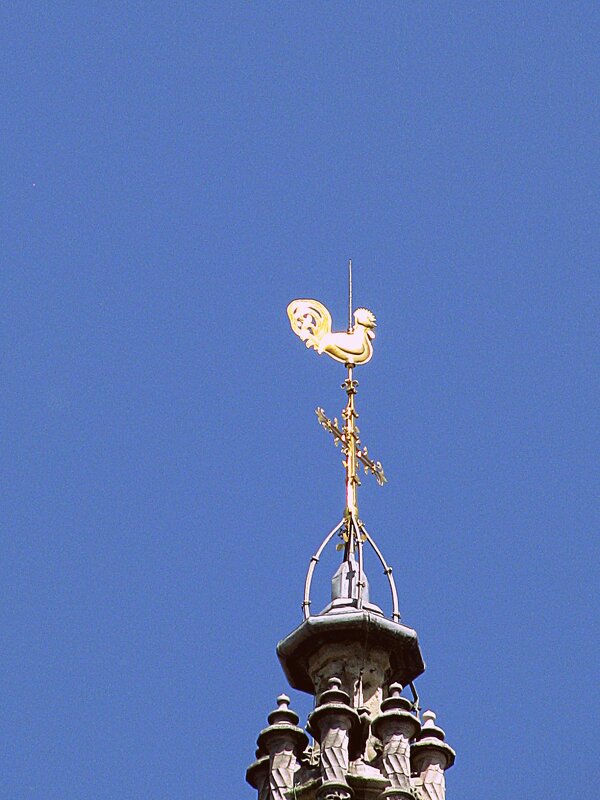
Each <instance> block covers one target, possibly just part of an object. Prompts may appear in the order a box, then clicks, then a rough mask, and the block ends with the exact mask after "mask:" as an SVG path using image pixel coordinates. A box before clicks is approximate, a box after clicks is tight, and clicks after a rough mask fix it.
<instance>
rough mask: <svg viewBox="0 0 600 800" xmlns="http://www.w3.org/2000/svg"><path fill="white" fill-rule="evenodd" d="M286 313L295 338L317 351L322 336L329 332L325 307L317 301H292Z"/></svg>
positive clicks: (329, 316) (328, 316) (329, 324)
mask: <svg viewBox="0 0 600 800" xmlns="http://www.w3.org/2000/svg"><path fill="white" fill-rule="evenodd" d="M287 313H288V317H289V320H290V325H291V326H292V330H293V331H294V333H295V334H296V336H299V337H300V338H301V339H302V341H303V342H304V343H305V344H306V346H307V347H313V348H314V349H315V350H318V349H319V344H320V342H321V339H322V338H323V336H324V335H325V334H326V333H329V332H330V331H331V314H330V313H329V311H327V309H326V308H325V306H324V305H323V304H322V303H319V301H318V300H292V302H291V303H290V304H289V306H288V307H287Z"/></svg>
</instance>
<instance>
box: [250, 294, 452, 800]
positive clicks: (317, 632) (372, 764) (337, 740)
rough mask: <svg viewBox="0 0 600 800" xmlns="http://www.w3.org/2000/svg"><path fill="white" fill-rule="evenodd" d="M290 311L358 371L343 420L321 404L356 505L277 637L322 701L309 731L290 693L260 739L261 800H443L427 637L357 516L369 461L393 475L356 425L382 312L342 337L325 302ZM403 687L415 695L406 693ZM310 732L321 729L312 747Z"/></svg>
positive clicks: (294, 670) (288, 664)
mask: <svg viewBox="0 0 600 800" xmlns="http://www.w3.org/2000/svg"><path fill="white" fill-rule="evenodd" d="M351 307H352V306H351V301H350V309H351ZM288 316H289V318H290V322H291V324H292V329H293V330H294V332H295V333H297V335H298V336H299V337H300V338H301V339H302V340H303V341H304V342H305V344H306V345H307V346H308V347H313V348H314V349H315V350H317V351H318V352H319V353H321V352H325V353H327V354H328V355H330V356H331V357H332V358H333V359H334V360H337V361H342V362H343V363H345V365H346V368H347V370H348V376H347V378H346V380H345V381H344V383H343V385H342V388H343V389H344V390H345V392H346V395H347V404H346V407H345V409H344V411H343V412H342V417H343V419H344V421H345V424H344V425H343V427H342V428H340V426H339V424H338V421H337V419H334V420H330V419H328V418H327V417H326V416H325V414H324V412H323V410H322V409H320V408H318V409H317V417H318V420H319V423H320V424H321V425H322V426H323V427H324V428H325V429H326V430H327V431H328V432H330V433H331V434H332V435H333V438H334V441H335V442H336V444H341V445H342V452H343V454H344V460H343V463H344V468H345V473H346V481H345V486H346V506H345V510H344V514H343V517H342V519H341V521H340V522H338V524H337V525H336V526H335V528H333V530H331V531H330V533H329V534H327V536H326V537H325V538H324V540H323V541H322V543H321V545H320V546H319V548H318V549H317V551H316V553H315V554H314V555H313V556H312V558H311V560H310V563H309V567H308V571H307V575H306V580H305V586H304V600H303V603H302V610H303V616H304V619H303V621H302V622H301V623H300V625H299V626H298V627H297V628H296V629H295V630H293V631H292V632H291V633H289V634H288V635H287V636H285V637H284V638H283V639H282V640H281V641H280V642H279V644H278V645H277V655H278V657H279V661H280V662H281V666H282V668H283V671H284V673H285V676H286V678H287V680H288V682H289V684H290V686H291V687H292V688H293V689H298V690H300V691H303V692H307V693H308V694H310V695H312V696H313V697H314V698H315V707H314V710H313V711H312V713H311V714H310V715H309V718H308V721H307V725H306V732H305V731H304V730H303V729H302V728H301V727H299V725H298V722H299V720H298V716H297V714H295V712H293V711H291V710H290V708H289V702H290V700H289V698H288V697H287V696H286V695H280V697H279V698H278V699H277V703H278V707H277V709H276V710H275V711H273V712H271V714H270V715H269V717H268V722H269V725H268V727H267V728H265V729H264V730H262V731H261V733H260V734H259V736H258V740H257V745H258V749H257V751H256V760H255V761H254V762H253V764H252V765H251V766H250V767H249V768H248V771H247V773H246V778H247V781H248V783H250V785H251V786H253V787H254V789H255V790H256V791H257V793H258V800H445V792H446V782H445V771H446V770H447V769H448V768H449V767H451V766H452V764H453V763H454V751H453V750H452V748H451V747H449V745H447V744H446V743H445V741H444V738H445V737H444V732H443V731H442V730H441V728H438V727H437V726H436V725H435V714H433V712H429V711H428V712H425V713H424V714H423V721H422V722H421V720H420V718H419V698H418V695H417V691H416V688H415V685H414V681H415V680H416V679H417V678H418V677H419V676H420V675H421V674H422V673H423V671H424V670H425V664H424V662H423V656H422V654H421V649H420V647H419V642H418V638H417V633H416V631H415V630H414V629H413V628H411V627H409V626H407V625H406V624H404V623H403V622H402V621H401V617H400V611H399V608H398V593H397V590H396V585H395V583H394V578H393V576H392V568H391V567H390V566H389V565H388V564H387V562H386V560H385V559H384V557H383V555H382V553H381V551H380V550H379V548H378V546H377V544H376V543H375V541H374V539H373V538H372V537H371V535H370V534H369V533H368V531H367V529H366V527H365V525H364V523H363V521H362V520H361V519H360V517H359V515H358V500H357V488H358V486H359V485H360V480H359V477H358V473H359V467H362V468H364V470H365V472H370V473H372V474H373V475H374V476H375V478H376V479H377V482H378V483H379V484H380V485H383V484H384V483H385V482H386V479H385V476H384V473H383V468H382V466H381V464H380V462H375V461H373V460H372V459H371V458H370V456H369V455H368V454H367V449H366V447H364V446H362V445H361V442H360V439H359V430H358V427H357V425H356V419H357V418H358V412H357V411H356V406H355V396H356V393H357V386H358V382H357V381H356V380H355V379H354V377H353V369H354V367H355V366H357V365H358V364H364V363H366V362H367V361H368V360H369V359H370V358H371V356H372V352H373V350H372V344H371V340H372V339H373V338H374V332H373V329H374V327H375V317H374V315H373V314H372V313H371V312H370V311H367V310H366V309H358V310H357V311H356V312H354V320H355V324H354V327H350V326H349V329H348V332H347V333H333V332H332V331H331V316H330V314H329V312H328V311H327V309H326V308H325V307H324V306H323V305H321V304H320V303H318V302H317V301H315V300H296V301H293V303H290V305H289V307H288ZM350 318H351V319H352V315H350ZM336 536H339V538H340V539H341V542H340V544H339V545H338V547H339V548H341V549H342V550H343V557H342V562H341V564H340V566H339V567H338V569H337V570H336V572H335V574H334V575H333V578H332V581H331V602H330V603H329V604H328V605H327V606H326V607H325V608H324V609H323V610H322V611H321V612H319V613H317V614H313V613H311V602H312V601H311V587H312V580H313V575H314V572H315V568H316V566H317V564H318V563H319V560H320V558H321V554H322V553H323V550H324V549H325V547H326V546H327V545H328V544H329V543H330V542H331V541H332V540H333V539H334V537H336ZM367 545H368V546H370V547H371V548H372V549H373V551H374V553H375V555H376V557H377V558H378V559H379V561H380V562H381V565H382V567H383V571H384V574H385V575H386V577H387V579H388V583H389V587H390V593H391V601H392V602H391V606H392V608H391V615H390V617H391V618H388V617H386V616H385V614H384V612H383V611H382V609H381V608H380V607H379V606H378V605H375V604H374V603H373V602H372V600H371V598H370V593H369V582H368V580H367V576H366V574H365V570H364V564H363V548H364V547H365V546H367ZM403 687H408V689H409V691H410V693H411V699H409V698H408V697H405V696H403V694H402V692H403ZM307 733H308V734H310V736H312V737H313V744H312V745H311V746H309V739H308V736H307Z"/></svg>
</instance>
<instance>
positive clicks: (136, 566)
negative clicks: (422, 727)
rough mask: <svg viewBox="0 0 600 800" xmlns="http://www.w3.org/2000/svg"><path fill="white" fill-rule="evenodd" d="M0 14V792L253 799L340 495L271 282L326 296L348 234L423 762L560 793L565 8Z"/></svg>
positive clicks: (377, 500) (571, 737)
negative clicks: (426, 716)
mask: <svg viewBox="0 0 600 800" xmlns="http://www.w3.org/2000/svg"><path fill="white" fill-rule="evenodd" d="M1 28H2V34H1V35H2V39H3V41H2V47H1V48H0V59H1V62H2V64H1V66H2V74H3V77H4V81H3V84H4V89H3V91H4V99H3V109H4V115H3V121H2V123H1V125H2V142H3V146H2V155H1V158H2V168H1V170H0V180H1V186H2V192H1V196H2V203H3V212H2V225H3V233H2V254H3V255H2V269H1V271H0V284H1V287H0V288H1V291H0V297H1V298H2V299H1V302H2V314H1V322H2V333H3V335H2V341H3V347H2V353H3V358H2V362H1V363H2V380H1V393H0V404H1V408H0V412H1V413H0V417H1V419H2V441H3V447H2V451H1V452H2V455H1V467H2V502H1V504H0V523H1V530H2V540H3V553H2V559H1V565H2V566H1V570H2V575H1V581H2V584H1V585H2V596H3V602H2V604H1V611H0V615H1V619H0V625H1V630H2V640H3V647H2V650H3V655H2V659H0V674H1V684H2V694H3V702H2V720H1V724H0V730H1V731H2V749H3V751H4V754H5V762H4V764H3V766H2V769H1V770H0V789H1V791H0V794H1V795H2V797H7V798H8V797H10V798H11V800H38V799H39V800H55V798H56V800H58V798H60V800H88V798H89V800H92V798H93V800H113V799H116V798H119V800H162V798H165V799H166V798H169V800H188V798H189V800H192V798H198V797H215V798H216V797H223V798H225V797H239V798H248V800H250V798H252V797H253V792H252V790H251V789H250V788H249V787H246V786H245V784H244V771H245V768H246V766H247V764H249V763H250V761H251V760H252V757H253V752H254V742H255V738H256V735H257V733H258V731H259V729H260V728H261V727H262V726H263V725H264V721H265V718H266V714H267V713H268V712H269V711H270V710H271V708H272V707H273V703H274V699H275V696H276V695H277V694H278V693H279V692H280V691H281V690H282V689H284V688H285V686H286V684H285V679H284V677H283V674H282V673H281V670H280V668H279V665H278V663H277V660H276V657H275V652H274V648H275V644H276V642H277V641H278V640H279V639H280V638H281V637H282V636H284V635H285V634H287V633H288V632H289V631H290V630H291V629H292V628H293V627H295V625H296V624H298V623H299V621H300V602H301V593H302V582H303V578H304V571H305V569H306V566H307V564H308V559H309V558H310V555H311V554H312V553H313V552H314V549H315V547H316V546H317V544H318V542H319V541H320V539H321V538H322V536H323V535H324V534H325V533H326V532H327V531H328V530H329V529H330V528H331V527H332V526H333V524H335V522H336V521H337V519H338V518H339V515H340V513H341V511H342V506H343V484H342V474H341V467H340V464H339V453H338V452H336V451H335V450H334V449H333V447H332V446H331V444H330V442H329V441H328V437H327V435H326V434H325V433H324V432H323V431H322V430H320V429H319V427H318V425H317V423H316V420H315V417H314V408H315V406H317V405H322V406H324V407H325V409H326V410H327V411H328V412H329V413H330V414H331V415H334V414H337V413H338V412H339V409H340V408H341V405H342V403H343V399H344V398H343V393H342V392H341V391H340V389H339V383H340V381H341V379H342V378H343V369H341V367H339V366H338V365H336V364H334V363H333V362H331V361H330V360H329V359H325V358H324V357H323V358H319V357H318V356H317V355H316V354H314V353H312V352H308V351H307V350H306V349H305V348H303V346H302V345H301V343H300V342H299V341H298V340H297V339H296V338H295V337H294V336H293V335H292V333H291V331H290V329H289V326H288V322H287V318H286V315H285V307H286V305H287V303H288V302H289V300H291V299H292V298H294V297H303V296H308V297H315V298H317V299H319V300H321V301H322V302H324V303H325V304H326V305H327V306H328V307H329V308H330V309H331V311H332V313H333V316H334V321H335V320H337V321H338V322H339V323H341V324H342V325H343V321H344V318H345V313H346V312H345V308H346V287H345V268H346V261H347V259H348V258H349V257H352V259H353V261H354V267H355V300H356V304H357V305H365V306H368V307H369V308H371V309H373V311H374V312H375V313H376V315H377V318H378V322H379V327H378V334H377V339H376V340H375V356H374V358H373V360H372V362H371V363H370V364H368V365H367V366H365V367H364V368H363V369H362V370H361V372H360V374H359V376H358V377H359V380H360V395H359V398H358V402H359V410H360V412H361V419H360V426H361V431H362V434H363V438H364V441H365V442H367V443H368V445H369V449H370V452H371V453H372V454H374V455H376V456H377V457H378V458H380V459H381V461H382V462H383V463H384V466H385V468H386V473H387V474H388V477H389V484H388V485H387V486H386V487H385V488H384V489H380V488H379V487H378V486H376V485H375V483H374V482H371V481H369V482H367V481H365V483H364V487H363V491H362V496H361V514H362V516H363V519H364V520H365V522H366V523H367V526H368V527H369V529H370V531H371V532H372V533H373V534H374V535H375V537H376V539H377V541H378V542H379V544H380V546H381V548H382V549H383V551H384V553H385V555H386V557H387V558H388V560H389V561H390V562H391V563H392V564H393V565H394V568H395V574H396V579H397V582H398V591H399V599H400V607H401V611H402V613H403V618H404V620H405V621H406V622H407V623H408V624H410V625H412V626H414V627H415V628H416V629H417V630H418V632H419V636H420V640H421V646H422V649H423V653H424V656H425V660H426V662H427V664H428V669H427V671H426V673H425V674H424V676H423V677H422V678H421V679H420V680H419V683H418V686H419V690H420V694H421V697H422V700H423V703H424V704H425V705H427V706H430V707H432V708H434V709H435V710H436V711H437V713H438V721H439V723H440V724H441V725H442V726H443V727H444V728H445V729H446V732H447V738H448V741H449V742H450V743H451V744H452V745H453V746H454V747H455V749H456V750H457V753H458V755H457V762H456V766H455V767H454V768H453V769H452V770H451V771H450V772H449V773H448V783H449V798H450V800H451V798H462V797H465V798H466V797H476V796H479V795H480V794H481V792H482V791H483V792H484V794H485V796H486V797H487V798H489V800H500V799H501V798H502V800H504V798H506V797H507V796H508V795H513V794H514V793H515V792H517V793H518V794H520V795H522V796H524V797H525V796H526V797H528V798H530V800H538V799H539V800H541V799H542V798H544V800H547V798H554V797H556V798H558V797H562V796H563V795H564V792H565V789H566V787H568V790H569V791H570V792H573V793H575V794H577V795H580V796H592V794H593V790H594V789H595V787H596V785H597V780H596V778H595V775H594V774H593V770H591V769H590V763H591V761H590V745H589V742H590V741H592V737H593V735H594V733H595V734H596V735H597V732H598V726H597V717H598V712H599V711H600V708H599V698H598V689H597V661H598V612H599V610H600V609H599V605H600V602H599V599H598V577H599V576H598V563H597V562H598V546H597V541H598V539H597V536H598V523H599V514H598V511H599V478H600V475H599V470H598V449H599V444H600V442H599V439H600V436H599V427H598V388H599V368H598V363H599V347H598V311H599V308H598V306H599V294H600V293H599V288H600V281H599V277H598V262H599V254H600V233H599V231H600V219H599V213H598V197H599V180H598V175H599V167H600V151H599V141H600V140H599V136H598V131H599V124H600V114H599V110H600V108H599V100H598V83H599V79H600V47H599V31H600V11H599V9H598V5H597V4H596V3H591V2H589V3H586V2H573V3H553V2H546V3H538V2H527V3H510V2H502V3H499V2H486V3H470V2H464V3H450V2H440V3H391V2H379V3H375V2H374V3H362V2H360V3H358V2H351V3H339V2H330V3H326V4H322V3H312V2H304V3H295V4H292V3H263V2H261V3H213V4H206V3H181V2H175V3H172V4H169V6H165V4H164V3H160V4H159V3H154V2H149V3H143V4H142V3H133V2H126V3H122V4H111V3H64V2H63V3H61V2H58V3H54V4H41V3H36V2H30V3H16V4H13V5H12V6H11V5H9V6H7V7H5V8H4V9H3V10H2V26H1ZM333 566H334V558H333V556H332V557H331V560H330V561H328V562H327V563H326V564H325V565H324V566H323V568H322V569H321V570H320V571H319V572H318V573H317V575H318V579H319V580H320V581H321V589H320V590H319V591H321V592H322V595H323V597H325V594H326V591H327V584H328V580H329V575H330V570H331V569H333ZM371 572H372V574H371V577H372V583H373V593H374V595H375V597H374V599H375V600H376V601H379V602H380V603H382V604H383V605H385V604H386V603H387V602H388V600H387V595H386V594H385V593H384V587H383V586H382V584H381V582H378V578H377V575H376V574H375V573H376V570H374V569H372V571H371ZM385 607H386V608H388V606H387V605H385ZM292 700H293V706H294V707H295V708H296V709H297V710H298V711H299V713H300V714H301V716H302V717H303V719H304V718H305V716H306V714H307V712H308V710H309V707H310V699H309V698H308V697H307V696H304V695H300V694H298V693H296V692H293V693H292Z"/></svg>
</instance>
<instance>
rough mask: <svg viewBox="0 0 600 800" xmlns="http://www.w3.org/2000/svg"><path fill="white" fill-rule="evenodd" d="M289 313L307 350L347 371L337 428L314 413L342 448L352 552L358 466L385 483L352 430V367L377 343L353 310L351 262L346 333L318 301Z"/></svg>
mask: <svg viewBox="0 0 600 800" xmlns="http://www.w3.org/2000/svg"><path fill="white" fill-rule="evenodd" d="M287 314H288V318H289V320H290V325H291V327H292V330H293V331H294V333H295V334H296V335H297V336H298V337H299V338H300V339H302V341H303V342H304V343H305V344H306V346H307V347H309V348H313V349H314V350H316V351H317V352H318V353H319V354H322V353H326V354H327V355H328V356H330V357H331V358H333V359H334V360H335V361H339V362H341V363H342V364H344V365H345V366H346V371H347V375H346V380H345V381H344V382H343V384H342V389H344V390H345V392H346V395H347V398H348V399H347V402H346V407H345V408H344V410H343V411H342V417H343V420H344V423H343V425H342V427H341V428H340V425H339V423H338V420H337V418H336V419H334V420H331V419H329V417H327V416H326V414H325V412H324V411H323V409H322V408H317V409H316V414H317V419H318V420H319V424H320V425H321V426H322V427H323V428H325V430H326V431H329V433H331V434H332V436H333V440H334V443H335V445H336V446H337V445H338V444H340V443H341V445H342V453H343V455H344V458H343V462H342V463H343V464H344V467H345V471H346V508H345V511H344V523H345V524H344V531H343V534H344V539H345V541H346V542H347V543H348V544H347V547H346V552H351V551H353V550H354V546H355V543H356V542H359V543H360V542H361V541H362V540H363V539H364V532H363V531H362V527H363V526H362V523H361V522H360V520H359V518H358V503H357V489H358V487H359V486H360V478H359V465H361V466H362V467H363V468H364V470H365V473H371V474H372V475H374V476H375V478H376V480H377V483H378V484H379V485H380V486H383V484H384V483H386V482H387V479H386V477H385V474H384V471H383V467H382V466H381V462H380V461H373V459H371V458H370V456H369V454H368V451H367V448H366V447H364V446H363V445H362V444H361V441H360V437H359V433H360V432H359V429H358V426H357V425H356V420H357V419H358V412H357V411H356V405H355V396H356V392H357V389H358V381H357V380H355V378H354V367H356V366H358V365H360V364H366V363H367V361H370V360H371V357H372V356H373V344H372V342H373V339H374V338H375V327H376V321H375V315H374V314H373V313H372V312H371V311H369V310H368V309H366V308H358V309H356V310H355V311H353V310H352V262H351V261H350V262H349V263H348V330H347V331H335V332H334V331H332V330H331V328H332V319H331V314H330V313H329V311H328V310H327V309H326V308H325V306H324V305H323V304H322V303H319V301H318V300H303V299H300V300H292V302H291V303H290V304H289V305H288V307H287Z"/></svg>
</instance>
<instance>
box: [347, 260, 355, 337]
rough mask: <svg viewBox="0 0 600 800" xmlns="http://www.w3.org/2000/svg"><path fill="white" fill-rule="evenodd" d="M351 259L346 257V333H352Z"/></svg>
mask: <svg viewBox="0 0 600 800" xmlns="http://www.w3.org/2000/svg"><path fill="white" fill-rule="evenodd" d="M353 310H354V309H353V308H352V259H351V258H349V259H348V333H352V328H353V327H354V326H353V325H352V321H353V320H352V311H353Z"/></svg>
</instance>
